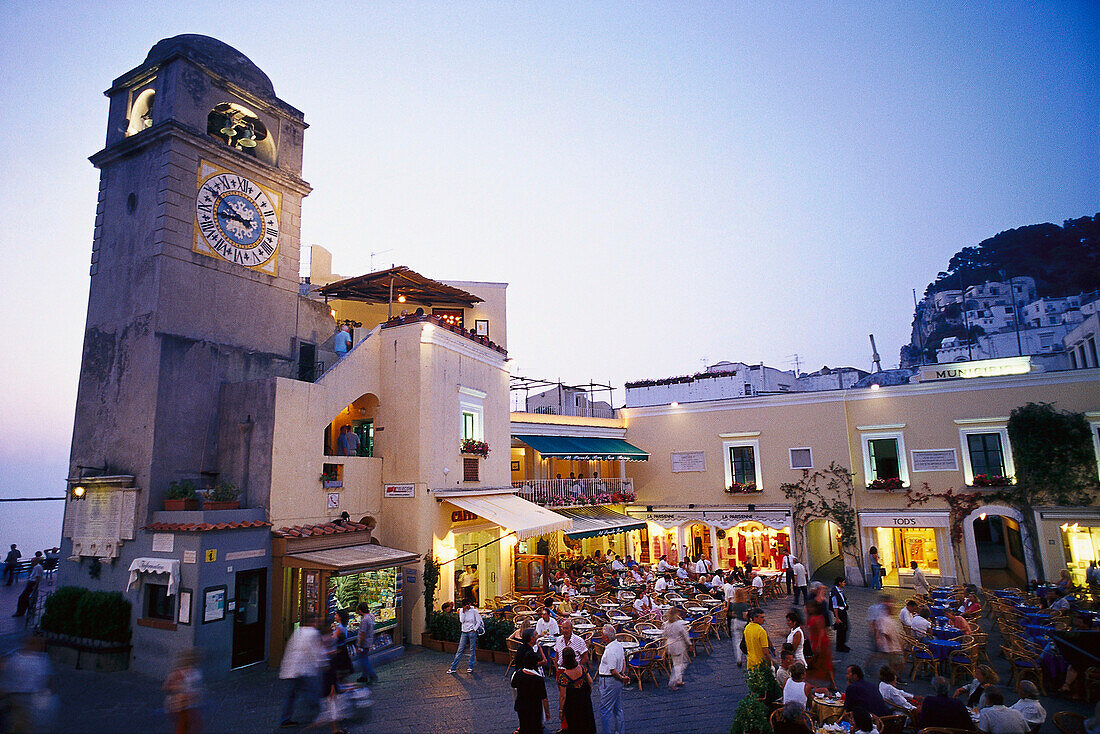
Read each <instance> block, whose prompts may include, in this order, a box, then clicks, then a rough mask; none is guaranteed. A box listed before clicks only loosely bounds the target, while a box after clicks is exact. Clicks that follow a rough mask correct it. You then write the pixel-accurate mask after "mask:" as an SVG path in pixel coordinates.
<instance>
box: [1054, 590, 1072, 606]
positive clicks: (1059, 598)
mask: <svg viewBox="0 0 1100 734" xmlns="http://www.w3.org/2000/svg"><path fill="white" fill-rule="evenodd" d="M1054 599H1055V600H1054V603H1053V604H1051V605H1050V608H1051V609H1052V610H1054V611H1061V610H1064V609H1069V608H1070V602H1072V601H1073V597H1072V596H1071V595H1069V594H1067V593H1066V592H1064V591H1062V590H1061V589H1055V590H1054Z"/></svg>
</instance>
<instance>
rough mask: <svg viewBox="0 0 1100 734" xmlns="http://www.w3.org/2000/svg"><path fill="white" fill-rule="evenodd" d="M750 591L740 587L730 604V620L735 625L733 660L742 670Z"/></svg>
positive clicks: (732, 637)
mask: <svg viewBox="0 0 1100 734" xmlns="http://www.w3.org/2000/svg"><path fill="white" fill-rule="evenodd" d="M748 598H749V590H748V589H746V588H745V587H743V586H742V587H739V588H738V589H737V590H736V591H735V592H734V595H733V603H732V604H730V611H729V618H730V620H731V621H732V624H733V632H732V633H731V634H730V638H731V639H732V640H733V659H734V660H735V661H736V662H737V667H738V668H740V667H741V664H742V663H743V662H744V655H745V654H744V653H743V652H741V641H742V640H743V639H744V638H745V627H746V626H747V625H748V623H749V605H748Z"/></svg>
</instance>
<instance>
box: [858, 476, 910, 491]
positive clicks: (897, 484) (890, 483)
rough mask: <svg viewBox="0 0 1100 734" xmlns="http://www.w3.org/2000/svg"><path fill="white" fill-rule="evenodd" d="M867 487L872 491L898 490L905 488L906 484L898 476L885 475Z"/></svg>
mask: <svg viewBox="0 0 1100 734" xmlns="http://www.w3.org/2000/svg"><path fill="white" fill-rule="evenodd" d="M867 489H869V490H871V491H872V492H896V491H897V490H899V489H905V484H904V483H903V482H902V481H901V479H899V478H898V477H884V478H879V479H876V480H875V481H873V482H871V483H870V484H868V485H867Z"/></svg>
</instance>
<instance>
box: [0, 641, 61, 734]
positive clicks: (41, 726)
mask: <svg viewBox="0 0 1100 734" xmlns="http://www.w3.org/2000/svg"><path fill="white" fill-rule="evenodd" d="M43 646H44V642H43V640H42V638H41V637H29V638H27V639H26V640H25V641H24V643H23V647H22V648H21V649H20V650H18V651H16V652H14V653H12V654H11V655H9V656H8V657H7V658H5V659H4V661H3V664H2V665H0V691H3V693H4V699H5V703H6V708H7V711H6V712H5V720H4V721H2V722H0V723H3V724H4V727H5V728H4V731H5V732H9V734H23V733H24V732H38V731H53V721H52V719H53V714H54V710H55V709H56V703H57V700H56V696H55V695H54V694H53V693H51V688H50V674H51V671H50V660H49V658H47V657H46V653H45V652H44V651H43Z"/></svg>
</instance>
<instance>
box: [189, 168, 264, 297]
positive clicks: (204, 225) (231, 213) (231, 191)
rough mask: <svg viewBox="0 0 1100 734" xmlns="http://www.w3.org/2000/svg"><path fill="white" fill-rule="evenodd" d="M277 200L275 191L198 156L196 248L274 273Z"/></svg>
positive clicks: (208, 253) (233, 261)
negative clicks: (199, 158)
mask: <svg viewBox="0 0 1100 734" xmlns="http://www.w3.org/2000/svg"><path fill="white" fill-rule="evenodd" d="M279 205H280V197H279V194H278V193H276V192H275V191H272V190H270V189H268V188H265V187H264V186H261V185H260V184H258V183H256V182H255V181H253V180H251V179H249V178H247V177H245V176H243V175H241V174H239V173H234V172H233V171H230V170H227V169H225V168H222V167H220V166H217V165H214V164H213V163H210V162H209V161H205V160H200V161H199V176H198V194H197V195H196V197H195V241H194V248H193V249H194V251H195V252H198V253H202V254H204V255H208V256H210V257H214V258H218V259H220V260H224V261H226V262H231V263H234V264H236V265H242V266H244V267H246V268H248V269H250V270H257V271H259V272H262V273H266V274H267V275H276V271H277V267H278V257H276V255H277V254H278V252H279Z"/></svg>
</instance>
